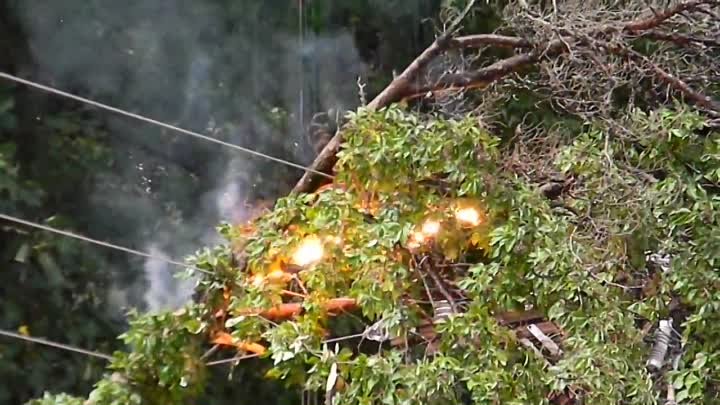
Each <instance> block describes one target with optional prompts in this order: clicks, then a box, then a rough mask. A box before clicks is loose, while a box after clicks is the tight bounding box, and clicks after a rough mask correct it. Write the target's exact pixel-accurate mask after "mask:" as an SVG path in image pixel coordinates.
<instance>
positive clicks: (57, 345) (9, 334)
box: [0, 329, 363, 367]
mask: <svg viewBox="0 0 720 405" xmlns="http://www.w3.org/2000/svg"><path fill="white" fill-rule="evenodd" d="M0 336H5V337H9V338H12V339H18V340H23V341H26V342H28V343H36V344H41V345H45V346H50V347H54V348H56V349H61V350H65V351H69V352H74V353H80V354H84V355H86V356H90V357H96V358H99V359H103V360H107V361H112V359H113V357H112V356H110V355H108V354H105V353H100V352H96V351H93V350H87V349H83V348H80V347H77V346H72V345H67V344H64V343H58V342H53V341H51V340H47V339H43V338H38V337H32V336H25V335H22V334H19V333H15V332H11V331H9V330H5V329H0ZM361 336H363V334H362V333H359V334H354V335H347V336H340V337H336V338H332V339H327V340H324V341H323V344H325V343H333V342H340V341H343V340H349V339H354V338H358V337H361ZM256 357H260V355H259V354H257V353H253V354H246V355H243V356H236V357H232V358H229V359H223V360H215V361H210V362H207V363H205V365H206V366H208V367H212V366H218V365H221V364H227V363H235V362H238V361H242V360H248V359H252V358H256Z"/></svg>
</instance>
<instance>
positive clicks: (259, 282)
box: [250, 274, 265, 288]
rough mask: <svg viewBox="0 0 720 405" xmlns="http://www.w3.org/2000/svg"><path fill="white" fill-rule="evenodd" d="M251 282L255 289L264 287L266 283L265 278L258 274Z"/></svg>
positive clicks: (251, 278)
mask: <svg viewBox="0 0 720 405" xmlns="http://www.w3.org/2000/svg"><path fill="white" fill-rule="evenodd" d="M250 282H251V283H252V285H253V286H254V287H257V288H259V287H262V285H263V284H264V283H265V277H263V276H261V275H260V274H256V275H254V276H252V277H250Z"/></svg>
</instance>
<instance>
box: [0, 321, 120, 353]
mask: <svg viewBox="0 0 720 405" xmlns="http://www.w3.org/2000/svg"><path fill="white" fill-rule="evenodd" d="M0 335H2V336H6V337H9V338H13V339H19V340H24V341H26V342H30V343H37V344H41V345H45V346H51V347H54V348H57V349H62V350H66V351H69V352H75V353H80V354H84V355H86V356H90V357H97V358H99V359H104V360H112V359H113V358H112V356H109V355H107V354H104V353H99V352H94V351H92V350H85V349H81V348H79V347H75V346H70V345H66V344H64V343H57V342H52V341H50V340H47V339H42V338H36V337H31V336H25V335H21V334H19V333H14V332H10V331H7V330H4V329H0Z"/></svg>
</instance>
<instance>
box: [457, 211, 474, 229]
mask: <svg viewBox="0 0 720 405" xmlns="http://www.w3.org/2000/svg"><path fill="white" fill-rule="evenodd" d="M455 218H456V219H457V220H458V221H460V222H462V223H465V224H467V225H472V226H477V225H480V213H479V212H478V211H477V210H476V209H475V208H461V209H459V210H457V211H455Z"/></svg>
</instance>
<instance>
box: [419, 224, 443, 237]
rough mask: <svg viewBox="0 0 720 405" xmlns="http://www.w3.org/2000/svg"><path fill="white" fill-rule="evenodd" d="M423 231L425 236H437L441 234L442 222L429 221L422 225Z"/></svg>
mask: <svg viewBox="0 0 720 405" xmlns="http://www.w3.org/2000/svg"><path fill="white" fill-rule="evenodd" d="M421 231H422V233H423V235H425V236H433V235H437V233H438V232H440V222H438V221H431V220H427V221H425V223H424V224H423V225H422V229H421Z"/></svg>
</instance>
